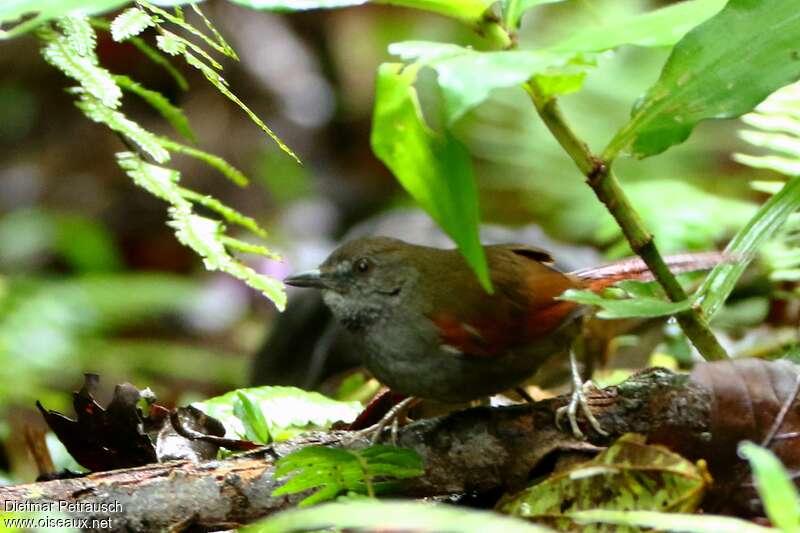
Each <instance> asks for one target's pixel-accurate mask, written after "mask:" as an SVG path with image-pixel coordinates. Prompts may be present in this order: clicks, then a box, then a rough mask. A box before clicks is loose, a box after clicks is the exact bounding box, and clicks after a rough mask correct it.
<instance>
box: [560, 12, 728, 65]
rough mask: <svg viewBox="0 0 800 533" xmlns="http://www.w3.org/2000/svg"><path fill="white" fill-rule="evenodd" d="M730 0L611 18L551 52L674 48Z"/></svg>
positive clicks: (574, 35) (580, 33)
mask: <svg viewBox="0 0 800 533" xmlns="http://www.w3.org/2000/svg"><path fill="white" fill-rule="evenodd" d="M726 2H727V0H690V1H689V2H681V3H679V4H674V5H671V6H667V7H664V8H661V9H656V10H655V11H649V12H647V13H643V14H641V15H634V16H630V17H624V18H619V19H612V20H610V21H608V22H606V23H605V24H601V25H593V26H591V27H587V28H580V29H578V30H577V31H576V32H575V33H573V34H572V35H571V36H569V37H567V38H566V39H565V40H563V41H561V42H559V43H558V44H556V45H555V46H553V47H552V50H559V51H575V52H601V51H603V50H609V49H611V48H616V47H618V46H623V45H635V46H672V45H674V44H675V43H677V42H678V41H679V40H681V38H682V37H683V36H684V35H686V33H687V32H688V31H689V30H691V29H692V28H694V27H695V26H697V25H698V24H700V23H701V22H703V21H705V20H706V19H708V18H710V17H711V16H713V15H715V14H716V13H718V12H719V10H720V9H722V7H723V6H724V5H725V3H726Z"/></svg>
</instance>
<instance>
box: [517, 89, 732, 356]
mask: <svg viewBox="0 0 800 533" xmlns="http://www.w3.org/2000/svg"><path fill="white" fill-rule="evenodd" d="M525 88H526V90H527V92H528V94H529V95H530V97H531V100H532V101H533V104H534V106H535V107H536V111H537V112H538V113H539V116H540V117H541V118H542V120H543V121H544V123H545V125H546V126H547V128H548V129H549V130H550V132H551V133H552V134H553V136H554V137H555V138H556V140H557V141H558V142H559V144H560V145H561V147H562V148H564V150H565V151H566V152H567V153H568V154H569V156H570V157H571V158H572V160H573V161H574V162H575V164H576V165H577V166H578V169H580V171H581V173H582V174H583V175H584V176H586V183H587V184H588V185H589V186H590V187H591V188H592V190H593V191H594V193H595V194H596V195H597V198H598V199H599V200H600V201H601V202H603V204H604V205H605V206H606V208H607V209H608V211H609V213H611V215H612V216H613V217H614V219H615V220H616V221H617V224H619V226H620V228H621V229H622V233H623V234H624V235H625V238H626V239H627V240H628V243H630V246H631V249H632V250H633V251H634V252H635V253H636V254H637V255H639V257H641V258H642V259H643V260H644V262H645V263H646V264H647V266H648V267H649V268H650V270H651V271H652V272H653V275H654V276H655V278H656V280H657V281H658V282H659V283H660V284H661V286H662V287H663V288H664V292H665V293H666V294H667V297H668V298H669V299H670V300H672V301H673V302H680V301H683V300H686V299H687V295H686V292H685V291H684V290H683V287H681V285H680V283H678V280H677V279H675V276H674V275H673V274H672V272H670V270H669V267H668V266H667V264H666V263H665V262H664V258H663V257H662V256H661V253H660V252H659V251H658V247H656V244H655V241H654V240H653V235H652V234H651V233H650V232H649V231H648V230H647V228H646V227H645V224H644V222H643V221H642V219H641V217H640V216H639V214H638V213H637V212H636V210H635V209H634V207H633V205H631V203H630V200H629V199H628V197H627V195H626V194H625V192H624V191H623V190H622V187H621V185H620V183H619V180H618V179H617V177H616V175H615V174H614V172H613V171H612V170H611V163H612V161H604V160H603V159H601V158H599V157H597V156H595V155H594V154H592V152H591V151H590V150H589V147H588V146H587V145H586V143H585V142H583V141H582V140H581V139H580V138H578V136H577V135H576V134H575V133H574V132H573V131H572V129H571V128H570V127H569V125H568V124H567V122H566V119H565V118H564V116H563V115H562V113H561V110H560V108H559V106H558V102H557V101H556V99H555V98H549V99H548V98H545V97H544V96H543V95H542V94H541V92H540V91H539V90H538V88H537V87H536V84H535V82H530V83H528V84H526V86H525ZM675 318H676V319H677V320H678V323H679V324H680V326H681V328H682V329H683V331H684V332H685V333H686V335H687V337H689V339H690V340H691V341H692V343H693V344H694V346H695V347H696V348H697V350H698V351H699V352H700V354H702V356H703V357H704V358H705V359H706V360H707V361H717V360H721V359H727V358H728V354H727V353H726V352H725V349H724V348H723V347H722V346H721V345H720V343H719V341H718V340H717V338H716V337H715V336H714V333H713V332H712V331H711V329H710V327H709V325H708V321H707V320H706V318H705V317H704V316H703V313H702V310H701V309H700V308H699V307H697V306H694V307H692V308H691V309H688V310H686V311H682V312H680V313H678V314H676V315H675Z"/></svg>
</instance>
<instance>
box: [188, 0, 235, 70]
mask: <svg viewBox="0 0 800 533" xmlns="http://www.w3.org/2000/svg"><path fill="white" fill-rule="evenodd" d="M190 5H191V6H192V9H193V10H194V12H195V13H197V15H198V16H199V17H200V18H201V19H203V22H204V23H205V24H206V28H208V30H209V31H210V32H211V33H213V34H214V38H215V39H216V40H217V43H219V45H220V46H221V47H222V48H223V49H224V50H225V52H223V53H224V54H225V55H226V56H228V57H230V58H232V59H235V60H236V61H239V55H238V54H237V53H236V50H234V49H233V47H232V46H231V45H229V44H228V41H226V40H225V38H224V37H223V36H222V34H221V33H220V32H219V31H218V30H217V28H216V26H214V25H213V24H212V23H211V21H210V20H208V17H206V15H205V13H203V12H202V11H201V10H200V6H198V5H197V4H196V3H192V4H190Z"/></svg>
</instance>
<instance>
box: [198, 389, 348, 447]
mask: <svg viewBox="0 0 800 533" xmlns="http://www.w3.org/2000/svg"><path fill="white" fill-rule="evenodd" d="M192 405H194V407H197V408H198V409H200V410H201V411H203V412H204V413H206V414H208V415H210V416H213V417H214V418H217V419H219V421H220V422H222V424H223V425H224V426H225V429H226V431H227V433H226V434H227V435H228V436H229V437H234V438H253V437H256V436H259V438H258V439H253V440H260V438H261V437H266V438H269V440H270V441H274V440H285V439H287V438H290V437H293V436H295V435H296V434H298V433H300V432H302V431H308V430H310V429H327V428H328V427H330V425H331V424H332V423H334V422H337V421H340V420H341V421H344V422H352V421H353V420H354V419H355V417H356V416H358V413H359V412H360V411H361V409H362V407H361V404H360V403H358V402H340V401H337V400H332V399H330V398H327V397H325V396H323V395H322V394H319V393H317V392H308V391H304V390H302V389H297V388H295V387H254V388H249V389H237V390H234V391H231V392H228V393H227V394H223V395H222V396H217V397H215V398H211V399H208V400H205V401H203V402H198V403H194V404H192ZM263 443H266V442H263Z"/></svg>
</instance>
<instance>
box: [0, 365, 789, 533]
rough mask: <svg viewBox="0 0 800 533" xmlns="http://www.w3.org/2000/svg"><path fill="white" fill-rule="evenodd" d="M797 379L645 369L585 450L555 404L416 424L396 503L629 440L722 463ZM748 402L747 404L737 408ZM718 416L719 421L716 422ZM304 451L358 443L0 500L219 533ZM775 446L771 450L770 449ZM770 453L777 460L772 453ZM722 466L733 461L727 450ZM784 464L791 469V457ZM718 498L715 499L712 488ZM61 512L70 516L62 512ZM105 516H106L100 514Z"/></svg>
mask: <svg viewBox="0 0 800 533" xmlns="http://www.w3.org/2000/svg"><path fill="white" fill-rule="evenodd" d="M748 365H749V366H748ZM765 365H766V366H765ZM776 365H777V366H776ZM714 367H718V368H717V369H715V368H714ZM703 368H705V370H703ZM719 372H722V374H725V373H726V372H727V373H728V374H729V375H728V378H727V381H728V382H731V383H732V385H734V386H733V388H730V387H727V386H726V387H723V388H720V387H719V386H718V384H716V383H714V376H717V375H718V373H719ZM709 375H710V376H711V378H709ZM797 375H798V371H797V367H796V366H795V365H791V364H789V363H786V364H785V365H784V364H782V362H781V363H765V362H763V361H755V362H754V363H753V364H749V363H748V364H747V365H743V364H742V362H741V361H733V362H730V361H726V362H721V363H711V364H707V365H699V366H698V369H696V370H695V372H693V374H692V375H687V374H677V373H673V372H671V371H668V370H664V369H648V370H645V371H643V372H641V373H639V374H636V375H634V376H633V377H631V378H630V379H628V380H626V381H625V382H623V383H621V384H620V385H618V386H615V387H608V388H606V389H603V390H598V391H594V392H592V393H590V394H589V401H590V403H591V404H592V406H593V410H594V412H595V414H596V416H597V418H598V420H599V421H600V423H601V424H602V426H603V427H604V429H606V430H607V431H608V432H609V436H607V437H605V436H602V435H599V434H597V433H595V432H594V431H592V430H591V428H590V427H588V425H587V426H586V427H584V428H583V429H584V431H585V433H587V435H588V438H587V440H585V441H583V440H578V439H575V438H574V437H573V436H572V435H571V434H570V433H569V432H565V431H562V430H560V429H559V428H557V427H556V426H555V422H554V420H555V416H554V414H555V412H556V410H557V409H558V408H559V407H561V406H563V405H565V403H566V402H567V401H568V398H567V397H558V398H553V399H550V400H544V401H540V402H537V403H533V404H524V405H513V406H508V407H476V408H471V409H467V410H464V411H460V412H456V413H452V414H450V415H448V416H444V417H440V418H435V419H427V420H420V421H417V422H414V423H411V424H409V425H407V426H405V427H403V428H401V430H400V432H399V434H398V443H397V444H398V445H399V446H403V447H407V448H412V449H414V450H416V451H417V453H419V454H420V456H421V457H422V459H423V461H424V464H425V474H424V475H423V476H421V477H419V478H414V479H410V480H406V482H405V483H404V485H403V495H404V496H409V497H424V496H442V495H453V494H463V493H486V492H491V491H498V490H515V489H518V488H522V487H523V486H525V484H526V482H527V481H528V480H529V479H530V478H531V476H532V475H534V474H536V475H540V474H542V473H547V469H548V468H552V464H553V461H548V460H547V459H548V458H553V457H554V455H558V454H561V453H593V452H595V451H597V450H598V447H602V446H605V445H607V444H608V443H609V442H611V441H612V440H614V439H615V438H617V437H619V436H621V435H623V434H625V433H630V432H634V433H641V434H644V435H647V436H648V440H649V441H651V442H657V443H664V444H667V445H669V446H670V447H671V448H672V449H673V450H675V451H677V452H678V453H682V454H684V455H685V456H687V457H689V458H692V459H694V458H701V457H709V455H717V456H718V457H723V456H724V457H728V456H730V453H731V451H730V450H719V449H718V443H719V442H723V441H724V442H728V441H730V442H738V440H741V439H740V436H741V438H750V439H751V440H755V441H756V442H759V439H760V438H762V437H763V436H764V435H765V434H766V433H767V432H768V431H769V429H770V426H771V425H772V421H774V419H775V417H776V416H777V413H778V412H779V411H780V409H781V407H782V402H790V403H791V402H792V401H794V400H795V398H794V396H791V397H789V396H790V394H791V391H793V390H794V389H793V388H792V387H791V386H789V385H792V384H793V383H794V381H795V379H796V376H797ZM731 376H734V377H735V376H738V378H735V379H734V378H731ZM754 376H755V377H754ZM758 376H761V379H762V380H764V387H770V388H769V391H768V394H767V392H765V393H764V395H767V396H770V397H771V398H772V401H771V402H770V403H769V404H766V403H761V404H759V413H758V416H756V417H755V418H754V419H753V423H752V424H750V425H749V426H747V424H743V423H742V417H741V416H740V415H738V414H737V412H736V411H735V409H734V408H735V405H734V404H735V402H734V400H736V401H739V402H740V403H741V399H737V398H728V396H729V395H730V394H737V395H738V393H737V388H736V386H735V385H736V383H733V382H735V381H736V379H740V380H747V381H748V382H749V383H750V387H751V389H753V390H755V389H754V388H753V387H755V386H754V385H752V381H753V380H757V379H759V378H758ZM784 382H786V383H788V384H789V385H786V384H785V383H784ZM794 392H796V391H794ZM752 397H753V396H752V393H751V397H750V399H748V401H749V400H751V399H752ZM745 403H746V402H745ZM750 407H752V406H748V405H744V407H743V408H745V409H750ZM723 408H724V409H725V413H723V414H721V413H720V410H721V409H723ZM750 410H751V411H752V409H750ZM796 411H797V410H796V409H792V410H791V413H790V414H789V415H788V416H787V417H786V428H784V429H785V430H786V431H796V429H797V426H798V425H800V418H799V416H800V415H798V414H797V413H796ZM725 420H731V421H733V423H734V425H735V427H734V429H733V430H728V429H726V426H725V423H724V422H725ZM731 431H733V432H734V433H735V435H734V433H731ZM737 432H738V433H737ZM740 434H741V435H740ZM742 435H743V436H742ZM312 444H317V445H324V446H340V447H346V448H353V449H358V448H363V447H365V446H367V445H368V442H367V441H366V439H363V438H354V437H353V435H352V434H351V433H348V432H342V431H332V432H329V433H313V434H307V435H304V436H302V437H300V438H298V439H295V440H291V441H286V442H282V443H276V444H273V445H271V446H267V447H264V448H260V449H258V450H254V451H252V452H247V453H245V454H241V455H237V456H233V457H231V458H228V459H225V460H216V461H208V462H203V463H191V462H188V461H177V462H169V463H163V464H153V465H147V466H143V467H138V468H132V469H125V470H115V471H108V472H98V473H92V474H89V475H86V476H84V477H80V478H75V479H65V480H55V481H47V482H40V483H31V484H26V485H17V486H10V487H0V500H3V501H16V502H24V503H20V504H18V505H25V506H27V508H28V509H32V507H31V506H32V505H36V504H38V508H40V509H41V508H44V509H49V510H58V509H59V508H62V509H66V510H67V511H70V514H72V515H75V516H78V517H81V518H85V519H89V522H90V523H91V521H92V520H101V519H106V518H109V517H110V518H111V527H110V529H111V530H113V531H137V532H145V533H146V532H150V531H164V530H173V531H178V530H182V529H185V528H188V527H190V526H193V527H199V528H202V529H204V530H213V529H220V528H222V529H229V528H233V527H236V526H238V525H241V524H245V523H248V522H251V521H253V520H255V519H257V518H260V517H264V516H267V515H270V514H272V513H275V512H277V511H280V510H282V509H285V508H287V507H290V506H293V505H294V504H296V502H297V500H299V499H300V498H301V497H302V495H295V496H289V497H287V496H280V497H273V496H272V492H273V490H274V489H276V488H277V487H278V486H280V484H281V482H280V480H276V479H274V476H273V473H274V464H275V461H276V460H277V459H278V458H280V457H282V456H284V455H286V454H288V453H291V452H293V451H296V450H298V449H301V448H303V447H305V446H308V445H312ZM785 445H786V442H783V441H782V442H779V443H777V444H776V446H777V447H780V446H785ZM787 449H789V450H790V451H791V450H793V449H794V448H787ZM776 452H777V453H778V454H779V455H780V454H781V453H780V450H779V449H777V448H776ZM732 454H733V457H734V458H735V449H734V450H733V451H732ZM789 456H791V457H790V458H793V457H794V456H793V455H792V454H791V453H789ZM726 460H728V459H726ZM734 460H736V459H734ZM784 461H785V462H786V459H784ZM709 466H710V469H711V473H712V475H714V476H715V477H717V476H720V477H719V479H722V478H723V477H724V471H725V469H730V468H731V465H730V464H727V465H726V464H724V463H720V462H719V461H713V460H709ZM787 466H789V467H790V468H792V467H793V466H792V465H791V464H787ZM723 481H724V480H723ZM738 481H739V482H741V479H739V480H738ZM720 487H721V488H724V483H722V484H721V485H720ZM70 504H75V505H78V504H80V506H81V507H80V508H77V507H72V508H70V507H69V505H70ZM6 505H7V506H8V505H9V504H6ZM47 506H54V507H47ZM109 509H113V510H115V511H118V512H112V513H109V512H108V510H109ZM89 530H92V528H91V527H89ZM95 530H97V531H100V528H97V529H95ZM103 530H104V531H108V530H109V528H107V527H106V528H105V529H103Z"/></svg>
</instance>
